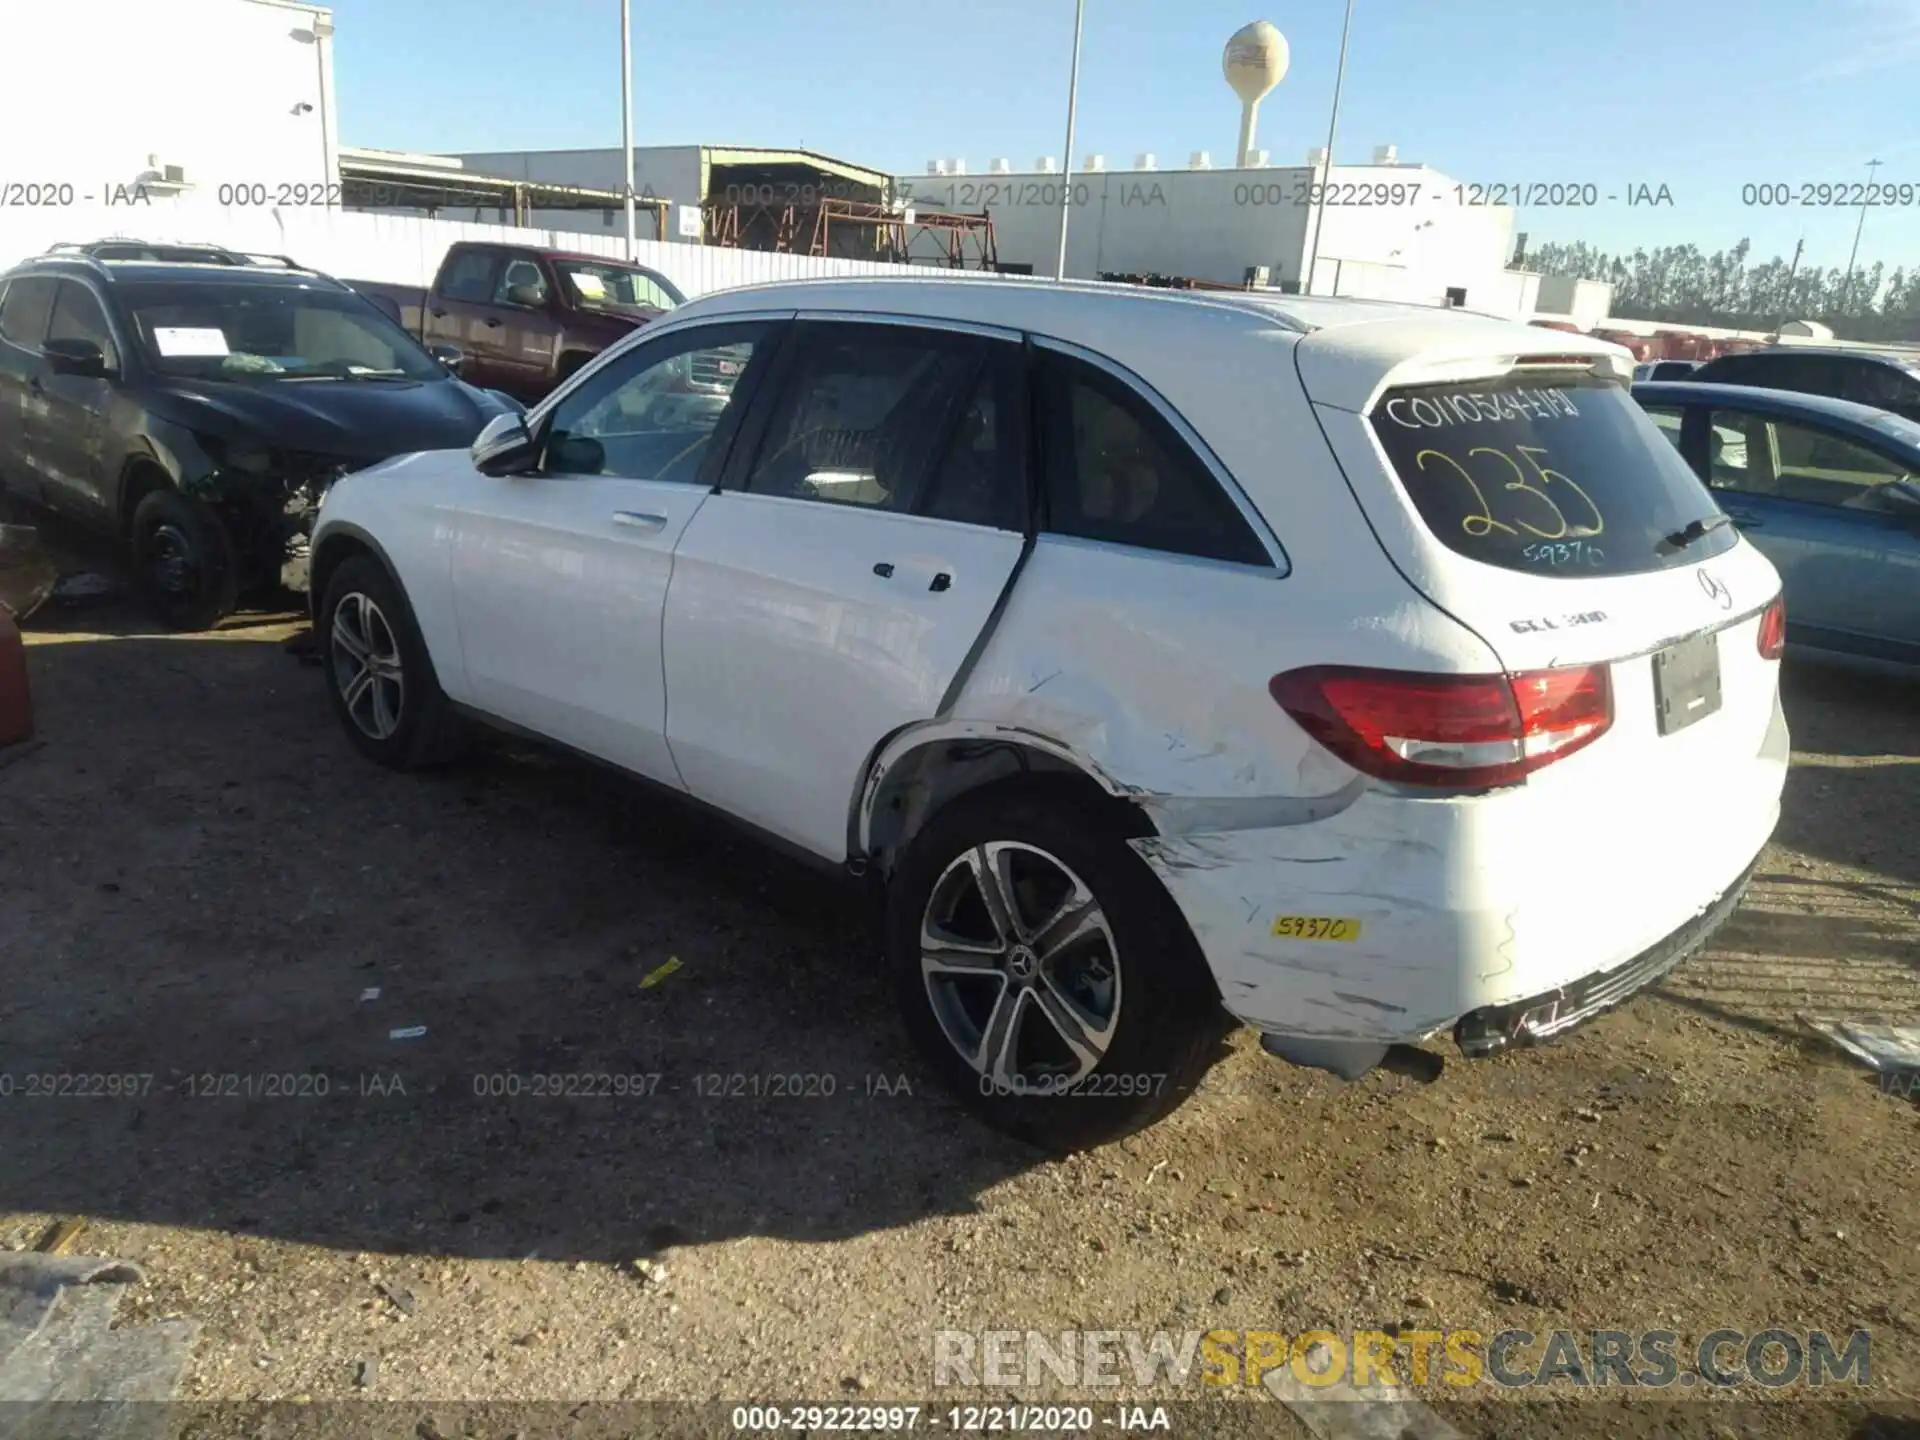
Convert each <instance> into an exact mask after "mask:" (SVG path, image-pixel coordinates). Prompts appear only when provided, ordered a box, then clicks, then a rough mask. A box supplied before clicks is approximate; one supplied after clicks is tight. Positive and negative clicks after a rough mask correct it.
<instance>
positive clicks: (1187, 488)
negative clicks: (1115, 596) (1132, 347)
mask: <svg viewBox="0 0 1920 1440" xmlns="http://www.w3.org/2000/svg"><path fill="white" fill-rule="evenodd" d="M1040 376H1041V383H1040V411H1041V417H1042V435H1043V444H1044V447H1045V455H1046V471H1045V484H1044V501H1045V516H1046V521H1045V528H1046V529H1047V530H1048V531H1049V532H1050V533H1052V534H1055V535H1074V536H1078V537H1080V538H1081V539H1085V540H1104V541H1107V542H1109V543H1111V544H1115V545H1134V546H1138V547H1140V548H1141V549H1144V550H1166V551H1171V552H1173V553H1175V554H1179V555H1193V556H1198V557H1199V558H1201V559H1206V560H1227V561H1231V562H1234V563H1236V564H1241V565H1271V564H1272V563H1273V557H1272V556H1271V555H1269V554H1268V553H1267V548H1266V546H1264V545H1263V544H1261V543H1260V539H1259V537H1258V536H1256V535H1255V534H1254V533H1253V529H1252V527H1251V526H1249V525H1248V524H1247V521H1246V518H1245V517H1244V516H1243V515H1241V513H1240V511H1239V508H1238V507H1237V506H1235V505H1234V503H1233V501H1232V500H1231V499H1230V498H1229V497H1228V496H1227V494H1226V492H1225V491H1224V490H1222V489H1221V488H1220V484H1219V482H1218V481H1217V480H1215V479H1214V477H1213V473H1212V472H1211V471H1210V470H1208V469H1207V467H1206V465H1205V464H1203V463H1202V462H1201V459H1200V457H1199V456H1198V455H1196V454H1194V453H1193V450H1192V448H1191V447H1190V446H1189V445H1188V444H1187V443H1186V441H1185V440H1184V439H1182V438H1181V436H1180V435H1179V433H1178V432H1177V431H1176V430H1175V429H1174V428H1173V426H1171V425H1170V424H1168V423H1167V421H1166V420H1165V419H1164V418H1163V417H1162V416H1161V415H1159V414H1158V413H1157V412H1156V411H1155V410H1154V409H1153V407H1152V406H1151V405H1149V404H1148V403H1147V402H1146V400H1145V399H1144V398H1143V397H1142V396H1141V395H1139V394H1138V393H1137V392H1136V391H1134V390H1133V389H1132V387H1130V386H1128V385H1124V384H1122V383H1121V382H1120V381H1119V380H1118V379H1116V378H1115V377H1114V376H1112V375H1109V374H1108V373H1107V372H1106V371H1104V370H1101V369H1099V368H1097V367H1096V366H1093V365H1089V364H1088V363H1087V362H1086V361H1084V360H1077V359H1074V358H1073V357H1071V356H1067V355H1060V354H1055V353H1050V352H1042V355H1041V360H1040Z"/></svg>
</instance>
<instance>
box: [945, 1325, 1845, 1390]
mask: <svg viewBox="0 0 1920 1440" xmlns="http://www.w3.org/2000/svg"><path fill="white" fill-rule="evenodd" d="M1276 1371H1278V1372H1282V1373H1283V1374H1284V1375H1285V1376H1290V1377H1291V1378H1292V1380H1294V1381H1297V1382H1298V1383H1299V1384H1302V1385H1307V1386H1314V1387H1327V1386H1333V1385H1339V1384H1343V1383H1344V1384H1345V1385H1347V1386H1350V1387H1351V1388H1353V1389H1355V1390H1362V1391H1365V1390H1385V1389H1399V1388H1402V1387H1405V1386H1409V1385H1410V1386H1413V1387H1415V1388H1419V1387H1423V1386H1441V1387H1445V1388H1446V1389H1449V1390H1466V1389H1471V1388H1473V1387H1475V1386H1481V1385H1497V1386H1500V1387H1502V1388H1505V1389H1510V1390H1523V1389H1541V1388H1555V1389H1598V1388H1628V1389H1649V1390H1665V1389H1669V1388H1688V1387H1696V1388H1697V1387H1698V1386H1701V1385H1705V1386H1708V1387H1710V1388H1714V1389H1727V1388H1731V1387H1734V1386H1739V1385H1746V1384H1752V1385H1759V1386H1761V1387H1763V1388H1765V1389H1769V1390H1780V1389H1785V1388H1787V1387H1789V1386H1794V1385H1803V1386H1810V1387H1815V1386H1829V1385H1852V1386H1855V1387H1861V1388H1864V1387H1865V1386H1867V1385H1868V1384H1869V1383H1870V1381H1871V1376H1872V1337H1871V1335H1870V1333H1869V1332H1868V1331H1865V1330H1855V1331H1852V1332H1850V1333H1849V1334H1847V1335H1845V1336H1843V1337H1839V1338H1836V1337H1834V1336H1831V1335H1829V1334H1828V1333H1827V1332H1826V1331H1824V1330H1804V1331H1801V1330H1784V1329H1778V1328H1775V1329H1767V1330H1755V1331H1747V1330H1734V1329H1724V1330H1714V1331H1710V1332H1709V1333H1707V1334H1706V1335H1703V1336H1702V1337H1701V1338H1700V1340H1699V1341H1698V1343H1696V1344H1693V1345H1691V1346H1689V1345H1687V1344H1686V1343H1685V1342H1684V1341H1683V1339H1682V1337H1681V1336H1680V1334H1679V1333H1678V1332H1677V1331H1673V1330H1587V1331H1577V1330H1553V1331H1549V1332H1546V1333H1544V1334H1537V1333H1535V1332H1534V1331H1531V1330H1500V1331H1496V1332H1493V1333H1491V1334H1489V1333H1488V1332H1486V1331H1483V1330H1401V1331H1399V1332H1398V1333H1397V1334H1388V1333H1387V1332H1386V1331H1384V1330H1354V1331H1345V1332H1335V1331H1332V1330H1302V1331H1286V1330H1186V1331H1166V1330H1154V1331H1140V1330H1062V1331H1053V1332H1045V1331H1039V1330H980V1331H972V1330H937V1331H935V1332H934V1335H933V1383H934V1384H935V1386H937V1387H941V1388H956V1387H968V1388H970V1387H992V1388H995V1389H1009V1388H1011V1389H1021V1388H1029V1387H1040V1386H1045V1385H1055V1386H1060V1385H1064V1386H1077V1387H1083V1388H1086V1389H1090V1390H1098V1389H1111V1388H1115V1387H1119V1386H1123V1385H1130V1386H1132V1387H1133V1388H1135V1389H1147V1388H1150V1387H1152V1386H1176V1387H1177V1386H1183V1385H1189V1384H1192V1383H1195V1382H1196V1381H1197V1382H1198V1383H1199V1384H1202V1385H1208V1386H1215V1387H1225V1386H1235V1385H1254V1386H1258V1385H1262V1384H1264V1383H1265V1382H1266V1377H1267V1376H1268V1375H1270V1374H1273V1373H1274V1372H1276Z"/></svg>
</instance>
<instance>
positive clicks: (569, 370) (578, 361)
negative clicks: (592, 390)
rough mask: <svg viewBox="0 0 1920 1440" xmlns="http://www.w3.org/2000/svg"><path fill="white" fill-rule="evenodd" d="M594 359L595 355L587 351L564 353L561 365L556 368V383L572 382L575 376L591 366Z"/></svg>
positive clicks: (560, 361)
mask: <svg viewBox="0 0 1920 1440" xmlns="http://www.w3.org/2000/svg"><path fill="white" fill-rule="evenodd" d="M594 358H595V357H594V356H593V355H591V354H589V353H588V352H587V351H585V350H566V351H562V352H561V355H560V360H559V363H558V364H556V365H555V366H554V371H553V374H554V381H555V383H556V384H560V383H564V382H565V381H568V380H571V379H572V378H573V377H574V376H575V375H577V374H579V373H580V371H581V370H583V369H584V368H585V367H586V366H588V365H589V364H591V363H592V362H593V360H594Z"/></svg>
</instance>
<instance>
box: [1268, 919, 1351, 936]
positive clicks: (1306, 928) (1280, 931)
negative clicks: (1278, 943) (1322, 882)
mask: <svg viewBox="0 0 1920 1440" xmlns="http://www.w3.org/2000/svg"><path fill="white" fill-rule="evenodd" d="M1273 933H1274V934H1275V935H1277V936H1279V937H1280V938H1281V939H1282V940H1358V939H1359V938H1360V920H1359V917H1358V916H1354V915H1276V916H1274V917H1273Z"/></svg>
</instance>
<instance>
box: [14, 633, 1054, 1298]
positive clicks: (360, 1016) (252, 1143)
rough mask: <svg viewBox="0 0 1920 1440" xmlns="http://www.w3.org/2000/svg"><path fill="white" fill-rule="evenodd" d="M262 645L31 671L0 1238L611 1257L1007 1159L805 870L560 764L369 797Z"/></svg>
mask: <svg viewBox="0 0 1920 1440" xmlns="http://www.w3.org/2000/svg"><path fill="white" fill-rule="evenodd" d="M134 628H136V629H137V626H136V627H134ZM280 638H282V637H276V636H273V635H271V634H270V633H269V632H259V633H258V634H257V635H255V636H252V637H251V638H249V637H248V636H244V635H236V636H232V637H229V638H205V639H202V638H191V639H180V638H175V639H160V638H151V637H141V636H139V635H137V634H135V635H132V636H129V637H127V638H95V639H88V638H83V637H81V636H78V635H74V636H60V637H53V636H48V637H44V638H43V639H42V640H41V642H40V643H38V644H35V645H34V646H32V648H31V650H30V657H29V661H30V670H31V677H32V684H33V686H34V694H35V700H36V705H37V708H38V711H39V719H40V730H41V735H42V737H43V739H44V740H45V742H46V743H45V745H44V747H43V748H42V749H40V750H38V751H37V752H35V753H33V754H30V755H27V756H25V757H23V758H22V759H20V760H18V761H17V762H15V763H13V764H10V765H8V766H6V767H4V768H0V812H3V813H4V814H5V816H6V821H5V824H4V826H0V874H3V875H5V876H6V877H8V887H7V888H8V889H9V890H10V891H11V892H12V893H11V897H10V898H9V900H8V903H7V904H6V905H5V906H3V907H0V953H4V954H6V955H8V956H10V957H14V958H13V960H12V961H11V962H10V964H9V967H8V968H9V981H8V985H7V987H6V989H5V991H4V993H0V1037H4V1061H3V1062H0V1063H3V1064H4V1071H5V1077H4V1078H3V1079H0V1085H4V1086H5V1087H7V1088H8V1089H9V1090H10V1092H11V1093H10V1095H9V1096H8V1097H7V1098H6V1099H5V1100H4V1101H3V1102H0V1149H4V1151H5V1153H6V1155H7V1163H6V1164H5V1166H4V1167H0V1210H16V1211H23V1212H57V1213H77V1214H84V1215H89V1216H94V1217H100V1218H110V1219H119V1220H128V1221H140V1222H154V1223H164V1224H171V1225H187V1226H200V1227H209V1228H214V1229H221V1230H232V1231H246V1232H254V1233H259V1234H262V1235H271V1236H276V1237H281V1238H286V1239H291V1240H296V1241H302V1242H307V1243H312V1244H316V1245H322V1246H331V1247H338V1248H341V1249H348V1250H368V1251H394V1252H399V1251H406V1252H413V1253H423V1252H424V1253H436V1252H437V1253H443V1254H457V1255H465V1256H480V1257H503V1258H513V1259H519V1258H522V1257H525V1256H527V1255H528V1254H530V1253H533V1252H535V1251H538V1253H539V1254H540V1255H541V1256H542V1257H543V1258H548V1259H571V1258H580V1259H588V1260H606V1261H618V1260H622V1259H627V1258H631V1257H632V1256H633V1255H634V1254H635V1253H637V1250H638V1248H639V1247H638V1246H637V1244H636V1240H637V1237H640V1236H644V1235H651V1236H652V1238H653V1243H656V1244H662V1245H664V1244H668V1243H678V1242H681V1241H699V1240H715V1239H724V1238H730V1237H734V1236H738V1235H743V1234H767V1235H774V1236H780V1237H785V1238H790V1239H805V1240H828V1239H836V1238H841V1237H845V1236H849V1235H854V1234H859V1233H863V1232H867V1231H871V1230H874V1229H878V1228H885V1227H892V1226H899V1225H903V1224H907V1223H910V1222H912V1221H914V1220H916V1219H918V1218H920V1217H922V1216H925V1215H929V1214H935V1213H957V1212H965V1211H968V1210H971V1209H973V1208H975V1197H976V1196H977V1195H978V1193H979V1192H980V1191H981V1190H982V1189H984V1188H986V1187H988V1186H991V1185H993V1184H995V1183H996V1182H998V1181H1000V1180H1002V1179H1004V1178H1006V1177H1008V1176H1009V1175H1012V1174H1014V1173H1016V1172H1018V1171H1020V1170H1021V1169H1023V1168H1025V1167H1027V1166H1030V1165H1031V1164H1033V1163H1034V1161H1035V1159H1036V1157H1035V1156H1034V1154H1033V1153H1032V1152H1030V1151H1027V1150H1024V1149H1021V1148H1019V1147H1016V1146H1014V1145H1012V1144H1011V1143H1010V1142H1005V1141H1002V1140H1000V1139H999V1138H998V1137H995V1136H993V1135H991V1134H990V1133H989V1132H986V1131H984V1130H983V1129H980V1128H979V1127H977V1126H976V1125H974V1124H973V1123H972V1122H971V1121H970V1120H968V1119H966V1118H965V1116H964V1115H963V1113H962V1112H961V1111H959V1110H958V1109H957V1108H955V1107H954V1106H953V1105H952V1104H951V1102H950V1101H948V1100H947V1099H945V1098H942V1097H938V1096H936V1095H935V1094H934V1093H933V1091H932V1090H931V1088H930V1081H929V1079H928V1077H926V1076H925V1075H924V1074H923V1072H921V1071H920V1069H919V1067H918V1065H917V1063H916V1061H915V1060H914V1058H913V1057H912V1055H911V1053H910V1052H909V1050H908V1047H907V1044H906V1041H905V1038H904V1036H903V1035H902V1034H901V1032H900V1031H899V1029H898V1027H897V1023H896V1021H895V1019H894V1016H893V1011H892V1006H891V1003H890V999H889V997H888V995H887V993H886V989H885V985H884V982H883V978H882V976H881V975H880V974H879V969H878V965H877V963H876V955H877V944H876V943H875V941H874V940H873V939H872V937H871V935H870V932H869V930H868V929H867V926H866V923H865V915H864V912H863V911H862V910H861V909H860V908H859V907H858V906H857V905H856V904H854V903H853V902H852V900H851V899H850V898H849V897H847V896H845V895H843V894H842V893H840V892H838V891H836V890H835V889H834V887H833V886H832V884H831V882H830V881H828V880H823V879H822V878H821V877H819V876H817V875H815V874H814V873H813V872H810V871H805V870H802V869H799V868H798V867H794V866H791V865H789V864H788V863H786V862H783V861H779V860H777V859H774V858H772V857H770V856H769V855H768V853H767V852H765V851H764V850H762V849H761V848H760V847H758V846H756V845H754V844H753V843H751V842H749V841H745V840H741V839H736V838H734V837H733V836H732V835H731V834H730V833H729V832H726V831H725V830H723V829H722V828H720V827H719V826H718V825H717V824H716V823H714V822H711V821H707V820H704V819H702V818H699V817H696V816H694V815H692V814H691V813H689V812H687V811H686V810H684V809H683V808H682V807H680V806H678V805H676V804H674V803H672V802H670V801H664V800H659V799H656V798H653V797H651V796H650V795H648V794H645V793H643V792H641V791H640V790H639V789H638V788H637V787H635V786H632V785H630V784H628V783H626V782H624V781H622V780H619V779H617V778H614V777H611V776H609V775H608V774H606V773H605V772H602V771H599V770H597V769H593V768H590V767H587V766H585V765H582V764H577V763H574V762H571V761H560V760H555V759H553V758H551V757H547V756H543V755H540V754H537V753H532V752H526V753H516V752H513V751H493V752H491V753H487V754H483V755H482V756H481V757H480V758H478V759H476V760H474V761H472V762H469V763H466V764H463V765H462V766H460V767H457V768H455V769H454V770H452V771H450V772H446V773H441V774H437V775H433V776H429V777H416V776H401V775H394V774H390V773H388V772H385V771H382V770H379V769H377V768H376V767H374V766H372V765H370V764H368V763H367V762H365V761H364V760H362V759H361V758H360V757H359V756H358V755H357V754H356V753H355V752H353V751H352V749H351V748H350V747H349V746H348V744H347V743H346V741H345V739H344V738H343V737H342V736H341V735H340V734H339V733H338V732H337V729H336V727H335V723H334V720H333V717H332V715H331V713H330V711H329V709H328V707H327V703H326V698H325V695H324V693H323V691H322V688H321V682H320V679H319V672H318V671H317V670H314V669H310V668H306V667H304V666H302V665H301V664H299V663H298V662H297V661H296V660H295V659H294V658H292V657H291V656H289V655H288V654H286V653H284V651H283V649H282V646H281V644H280V643H279V640H280ZM674 961H677V962H678V965H677V967H676V968H673V969H672V970H671V971H670V972H669V973H666V974H665V976H664V978H662V979H660V980H658V982H657V983H655V984H653V985H650V986H643V985H642V983H641V982H642V981H643V980H644V979H646V978H647V977H649V976H654V975H658V974H659V973H660V971H661V967H663V966H667V965H669V964H670V963H671V962H674ZM376 992H377V993H376ZM413 1027H424V1031H425V1033H424V1034H421V1035H419V1036H417V1037H415V1038H396V1037H395V1035H394V1032H395V1031H401V1032H403V1033H404V1032H406V1031H408V1030H410V1029H412V1028H413ZM35 1077H47V1078H46V1079H44V1080H41V1079H36V1078H35ZM49 1090H51V1091H52V1092H53V1093H51V1094H48V1093H46V1092H47V1091H49ZM126 1092H130V1093H126Z"/></svg>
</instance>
